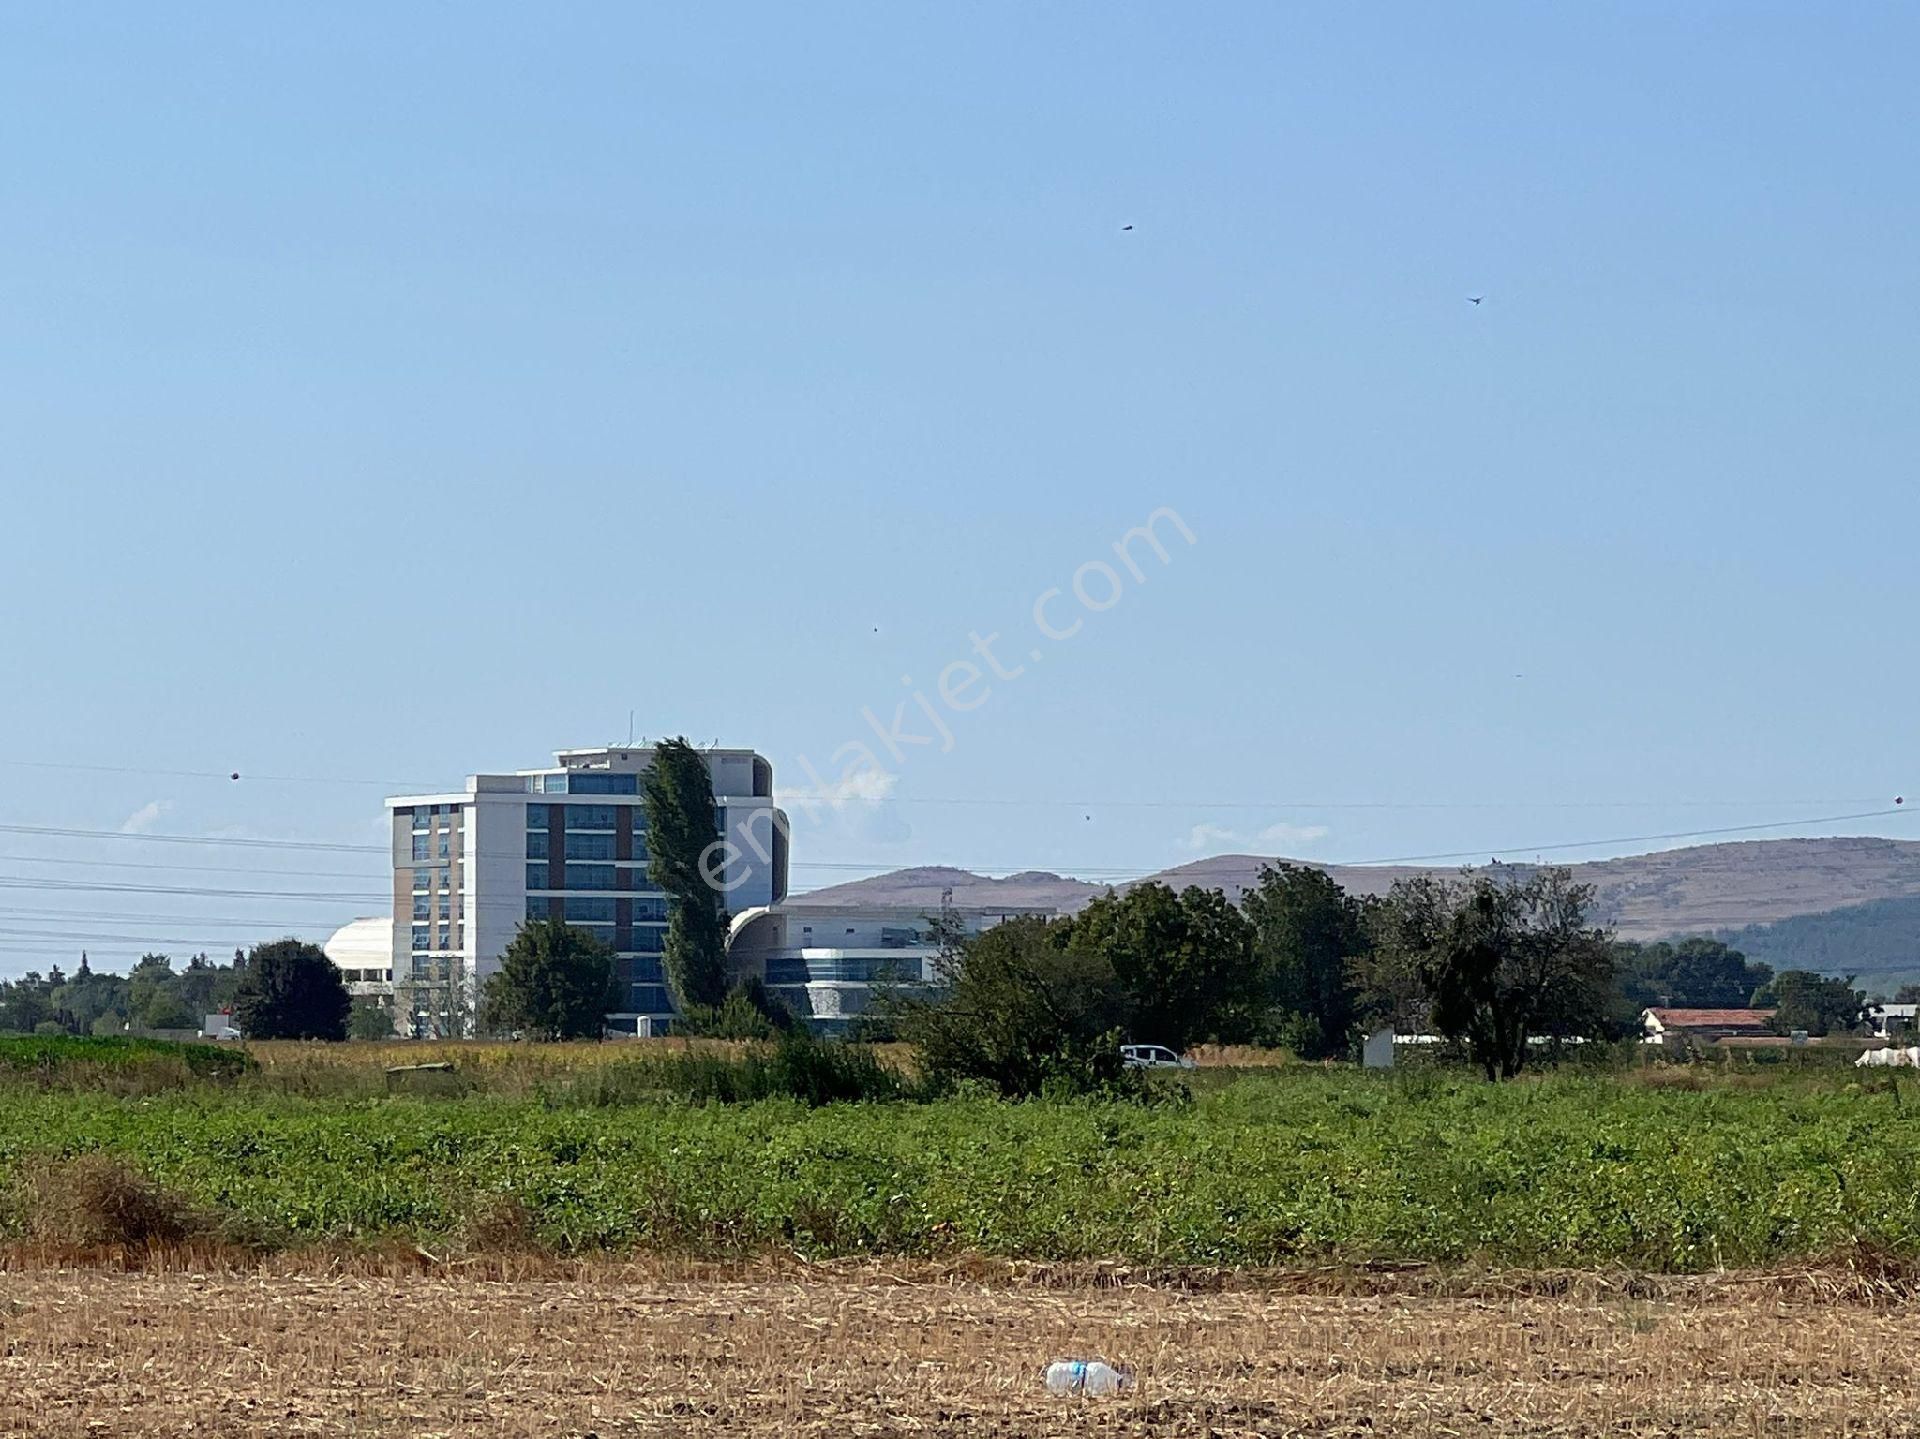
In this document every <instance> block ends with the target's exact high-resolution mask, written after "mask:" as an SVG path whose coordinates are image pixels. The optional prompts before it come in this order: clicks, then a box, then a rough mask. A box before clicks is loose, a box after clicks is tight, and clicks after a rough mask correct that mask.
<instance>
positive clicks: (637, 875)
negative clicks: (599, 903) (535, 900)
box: [527, 864, 648, 893]
mask: <svg viewBox="0 0 1920 1439" xmlns="http://www.w3.org/2000/svg"><path fill="white" fill-rule="evenodd" d="M551 879H552V873H551V869H550V867H549V866H548V865H546V864H530V865H528V866H527V888H528V889H593V890H612V891H614V892H616V893H631V892H633V891H635V890H642V889H646V888H647V887H648V882H647V867H646V866H645V865H644V864H623V865H620V866H618V867H617V868H616V867H615V866H613V865H610V864H569V865H564V866H562V869H561V882H560V883H559V884H552V883H550V882H549V881H550V880H551Z"/></svg>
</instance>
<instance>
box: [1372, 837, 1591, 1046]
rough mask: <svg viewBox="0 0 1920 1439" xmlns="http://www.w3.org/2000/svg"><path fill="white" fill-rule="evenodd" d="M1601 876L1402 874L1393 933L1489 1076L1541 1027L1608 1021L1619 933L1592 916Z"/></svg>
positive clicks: (1584, 1031)
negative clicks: (1586, 879) (1580, 880)
mask: <svg viewBox="0 0 1920 1439" xmlns="http://www.w3.org/2000/svg"><path fill="white" fill-rule="evenodd" d="M1592 903H1593V886H1591V885H1584V884H1575V883H1574V881H1573V876H1572V875H1571V874H1570V873H1569V872H1568V871H1567V870H1565V869H1546V870H1539V871H1536V872H1535V873H1534V874H1533V875H1532V876H1531V877H1530V878H1528V879H1526V880H1525V881H1518V880H1509V881H1506V882H1496V881H1495V880H1493V879H1490V878H1488V877H1486V876H1481V877H1478V878H1476V879H1473V880H1470V881H1468V882H1466V883H1464V884H1460V883H1449V882H1447V881H1445V880H1441V879H1437V878H1434V877H1432V876H1420V877H1417V878H1414V879H1410V880H1401V881H1400V882H1398V883H1397V884H1395V885H1394V887H1393V892H1392V895H1391V896H1390V898H1389V902H1388V916H1389V918H1388V922H1387V933H1388V937H1389V943H1390V945H1391V946H1392V948H1393V949H1394V950H1395V951H1396V952H1397V953H1398V954H1399V955H1401V956H1404V958H1405V960H1406V961H1407V963H1408V965H1409V967H1410V969H1411V971H1412V973H1413V974H1414V975H1415V976H1417V978H1418V980H1419V982H1420V985H1421V988H1422V989H1423V990H1424V992H1425V994H1426V997H1427V1002H1428V1011H1429V1014H1430V1016H1431V1021H1432V1024H1433V1026H1434V1028H1436V1029H1437V1030H1439V1032H1440V1033H1441V1034H1443V1035H1445V1036H1447V1037H1448V1038H1450V1039H1455V1040H1460V1041H1464V1042H1465V1044H1466V1045H1467V1047H1468V1049H1469V1051H1470V1052H1471V1053H1472V1055H1473V1057H1474V1060H1475V1062H1476V1063H1478V1064H1479V1065H1480V1067H1481V1069H1482V1070H1483V1071H1484V1072H1485V1073H1486V1076H1487V1078H1488V1079H1510V1078H1512V1077H1513V1076H1514V1075H1516V1074H1518V1073H1519V1072H1520V1071H1521V1069H1522V1068H1524V1067H1525V1065H1526V1062H1527V1046H1528V1041H1529V1040H1530V1039H1532V1037H1533V1036H1534V1035H1554V1036H1558V1037H1562V1038H1571V1037H1575V1036H1597V1035H1599V1034H1601V1033H1603V1032H1604V1031H1605V1028H1606V1024H1607V1018H1608V1013H1609V1010H1610V1007H1611V997H1612V986H1613V964H1614V955H1613V941H1612V936H1611V935H1610V934H1609V933H1608V932H1607V931H1605V930H1603V929H1600V928H1597V927H1595V926H1592V925H1589V924H1588V923H1587V912H1588V910H1589V908H1590V907H1591V905H1592Z"/></svg>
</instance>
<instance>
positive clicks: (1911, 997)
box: [1893, 984, 1920, 1004]
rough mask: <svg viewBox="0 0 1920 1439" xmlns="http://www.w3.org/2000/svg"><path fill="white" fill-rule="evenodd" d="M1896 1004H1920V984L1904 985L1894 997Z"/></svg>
mask: <svg viewBox="0 0 1920 1439" xmlns="http://www.w3.org/2000/svg"><path fill="white" fill-rule="evenodd" d="M1893 1002H1894V1003H1895V1004H1920V984H1903V985H1901V986H1900V990H1899V992H1898V993H1897V994H1895V995H1894V996H1893Z"/></svg>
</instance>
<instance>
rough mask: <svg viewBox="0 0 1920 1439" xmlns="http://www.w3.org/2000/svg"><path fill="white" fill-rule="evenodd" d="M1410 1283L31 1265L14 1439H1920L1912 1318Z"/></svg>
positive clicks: (1, 1397) (1703, 1297)
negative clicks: (1082, 1375)
mask: <svg viewBox="0 0 1920 1439" xmlns="http://www.w3.org/2000/svg"><path fill="white" fill-rule="evenodd" d="M1292 1287H1293V1288H1294V1289H1295V1290H1296V1291H1297V1290H1298V1289H1299V1288H1301V1287H1302V1286H1292ZM1387 1288H1388V1292H1374V1293H1350V1294H1341V1293H1332V1292H1322V1293H1313V1292H1304V1293H1303V1292H1285V1286H1283V1287H1282V1288H1279V1289H1276V1288H1273V1287H1265V1288H1238V1289H1229V1290H1224V1291H1216V1292H1195V1291H1194V1290H1192V1289H1188V1288H1179V1287H1166V1286H1148V1285H1122V1286H1103V1287H1091V1286H1086V1285H1081V1286H1078V1287H1064V1288H1062V1287H1049V1286H1044V1285H1033V1284H1024V1285H1023V1284H1021V1283H1018V1282H1009V1280H1008V1279H1007V1277H1006V1276H1000V1277H997V1278H994V1279H991V1280H988V1281H985V1282H983V1281H981V1280H978V1279H961V1278H946V1279H942V1278H940V1277H939V1276H932V1275H927V1274H924V1273H922V1274H913V1273H910V1272H906V1273H893V1274H889V1273H887V1272H884V1271H875V1270H866V1271H855V1272H846V1273H838V1274H831V1273H830V1274H826V1275H821V1276H795V1277H781V1276H764V1275H763V1276H758V1277H742V1276H740V1275H737V1274H736V1275H732V1276H728V1275H726V1274H719V1275H705V1276H703V1275H696V1274H692V1273H681V1274H670V1273H664V1272H660V1273H651V1274H650V1273H648V1272H646V1271H644V1270H641V1269H637V1268H628V1269H615V1268H612V1267H609V1268H608V1269H607V1270H606V1271H605V1272H601V1273H585V1274H581V1273H576V1274H571V1275H565V1276H563V1277H558V1278H545V1279H518V1280H511V1281H502V1280H498V1279H491V1280H490V1279H485V1278H479V1277H475V1276H474V1275H471V1274H464V1275H445V1274H435V1273H426V1274H419V1275H404V1274H403V1275H397V1276H395V1275H389V1276H386V1277H368V1276H366V1275H364V1274H363V1275H357V1276H356V1275H332V1276H329V1275H326V1274H318V1273H305V1274H302V1273H297V1272H295V1273H277V1274H265V1273H241V1274H231V1273H229V1274H219V1273H211V1274H201V1275H196V1274H192V1273H187V1272H172V1273H168V1272H144V1273H143V1272H132V1273H115V1272H108V1271H102V1270H67V1271H61V1270H26V1271H16V1272H9V1273H0V1433H6V1434H29V1435H47V1436H53V1435H102V1434H139V1435H145V1436H164V1435H187V1434H192V1435H201V1436H207V1435H240V1434H248V1435H252V1434H284V1435H336V1434H338V1435H388V1434H394V1435H402V1434H404V1435H416V1436H418V1435H463V1436H464V1435H473V1436H481V1435H536V1434H537V1435H575V1436H578V1435H588V1434H593V1435H599V1436H615V1435H656V1434H657V1435H669V1434H670V1435H722V1434H725V1435H749V1436H758V1435H767V1436H771V1435H821V1436H825V1435H832V1436H836V1439H838V1436H877V1435H889V1436H890V1435H902V1436H905V1435H916V1436H917V1435H947V1434H954V1435H994V1436H1014V1435H1064V1434H1100V1435H1148V1434H1153V1435H1159V1434H1173V1435H1219V1436H1228V1435H1254V1434H1260V1435H1282V1434H1286V1435H1290V1434H1337V1435H1459V1434H1469V1435H1517V1434H1529V1435H1600V1434H1606V1435H1614V1436H1618V1435H1642V1434H1644V1435H1673V1434H1686V1435H1691V1434H1702V1435H1705V1434H1712V1435H1716V1436H1726V1435H1743V1436H1745V1435H1788V1434H1795V1435H1797V1434H1820V1435H1827V1434H1842V1433H1845V1434H1860V1435H1867V1434H1910V1433H1914V1432H1916V1429H1915V1416H1916V1415H1917V1414H1920V1343H1917V1342H1916V1341H1915V1338H1914V1335H1915V1320H1916V1317H1920V1313H1917V1312H1916V1311H1920V1305H1916V1304H1915V1303H1913V1302H1912V1301H1910V1300H1908V1301H1902V1300H1897V1299H1886V1298H1882V1299H1880V1300H1877V1301H1874V1302H1868V1301H1867V1300H1866V1299H1863V1298H1860V1297H1857V1296H1856V1297H1844V1296H1842V1297H1836V1296H1835V1295H1834V1294H1832V1293H1826V1294H1823V1293H1821V1292H1820V1291H1819V1290H1818V1288H1817V1287H1815V1288H1807V1287H1802V1288H1800V1289H1798V1290H1796V1289H1794V1288H1793V1287H1792V1286H1782V1285H1779V1284H1777V1283H1774V1282H1772V1281H1767V1280H1761V1279H1754V1280H1752V1281H1750V1282H1748V1281H1742V1280H1739V1279H1737V1278H1736V1279H1733V1280H1729V1281H1725V1282H1712V1283H1705V1284H1694V1285H1691V1286H1684V1287H1682V1288H1680V1289H1677V1290H1674V1289H1668V1290H1664V1291H1663V1290H1660V1289H1653V1290H1651V1291H1649V1290H1648V1289H1646V1288H1644V1287H1640V1286H1633V1285H1620V1284H1613V1285H1608V1284H1604V1283H1601V1284H1586V1283H1582V1284H1577V1285H1575V1286H1573V1287H1572V1288H1571V1290H1570V1291H1569V1292H1565V1293H1560V1294H1557V1295H1553V1294H1538V1293H1535V1294H1527V1293H1505V1294H1503V1293H1500V1292H1499V1291H1498V1290H1497V1288H1495V1289H1487V1290H1484V1291H1483V1292H1481V1293H1479V1294H1478V1295H1475V1294H1471V1293H1469V1294H1464V1295H1463V1294H1459V1293H1453V1294H1449V1293H1446V1292H1444V1291H1440V1290H1429V1291H1428V1292H1420V1291H1419V1290H1418V1289H1417V1288H1415V1289H1402V1290H1401V1291H1400V1292H1392V1286H1388V1287H1387ZM1636 1293H1637V1294H1638V1296H1639V1297H1632V1296H1634V1295H1635V1294H1636ZM1091 1356H1099V1357H1103V1358H1106V1359H1109V1360H1113V1361H1116V1362H1120V1363H1125V1364H1129V1365H1132V1366H1134V1367H1135V1368H1136V1370H1137V1372H1138V1384H1137V1387H1136V1388H1135V1390H1134V1391H1133V1392H1132V1393H1130V1394H1128V1395H1125V1396H1124V1397H1121V1398H1118V1399H1074V1398H1065V1399H1062V1398H1055V1397H1052V1396H1050V1395H1048V1394H1047V1393H1046V1392H1045V1390H1044V1387H1043V1385H1042V1382H1041V1369H1042V1367H1043V1365H1044V1363H1045V1362H1046V1361H1047V1360H1049V1359H1055V1358H1068V1357H1091Z"/></svg>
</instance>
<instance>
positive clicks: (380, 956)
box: [320, 915, 393, 994]
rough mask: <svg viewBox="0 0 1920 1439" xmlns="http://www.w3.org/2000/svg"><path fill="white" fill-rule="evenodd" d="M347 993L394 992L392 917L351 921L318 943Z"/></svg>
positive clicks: (380, 916) (374, 917) (379, 916)
mask: <svg viewBox="0 0 1920 1439" xmlns="http://www.w3.org/2000/svg"><path fill="white" fill-rule="evenodd" d="M320 947H321V949H322V950H324V951H325V952H326V956H327V958H328V959H330V960H332V961H333V967H334V968H335V969H337V970H339V971H340V978H341V979H343V980H345V981H346V985H347V991H348V993H350V994H391V993H393V917H392V916H391V915H376V916H373V917H371V918H367V919H356V920H352V921H350V922H349V923H347V924H343V925H341V926H340V928H338V929H336V930H335V931H334V932H333V937H332V938H331V939H329V940H328V941H327V942H326V943H325V944H323V945H321V946H320Z"/></svg>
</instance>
